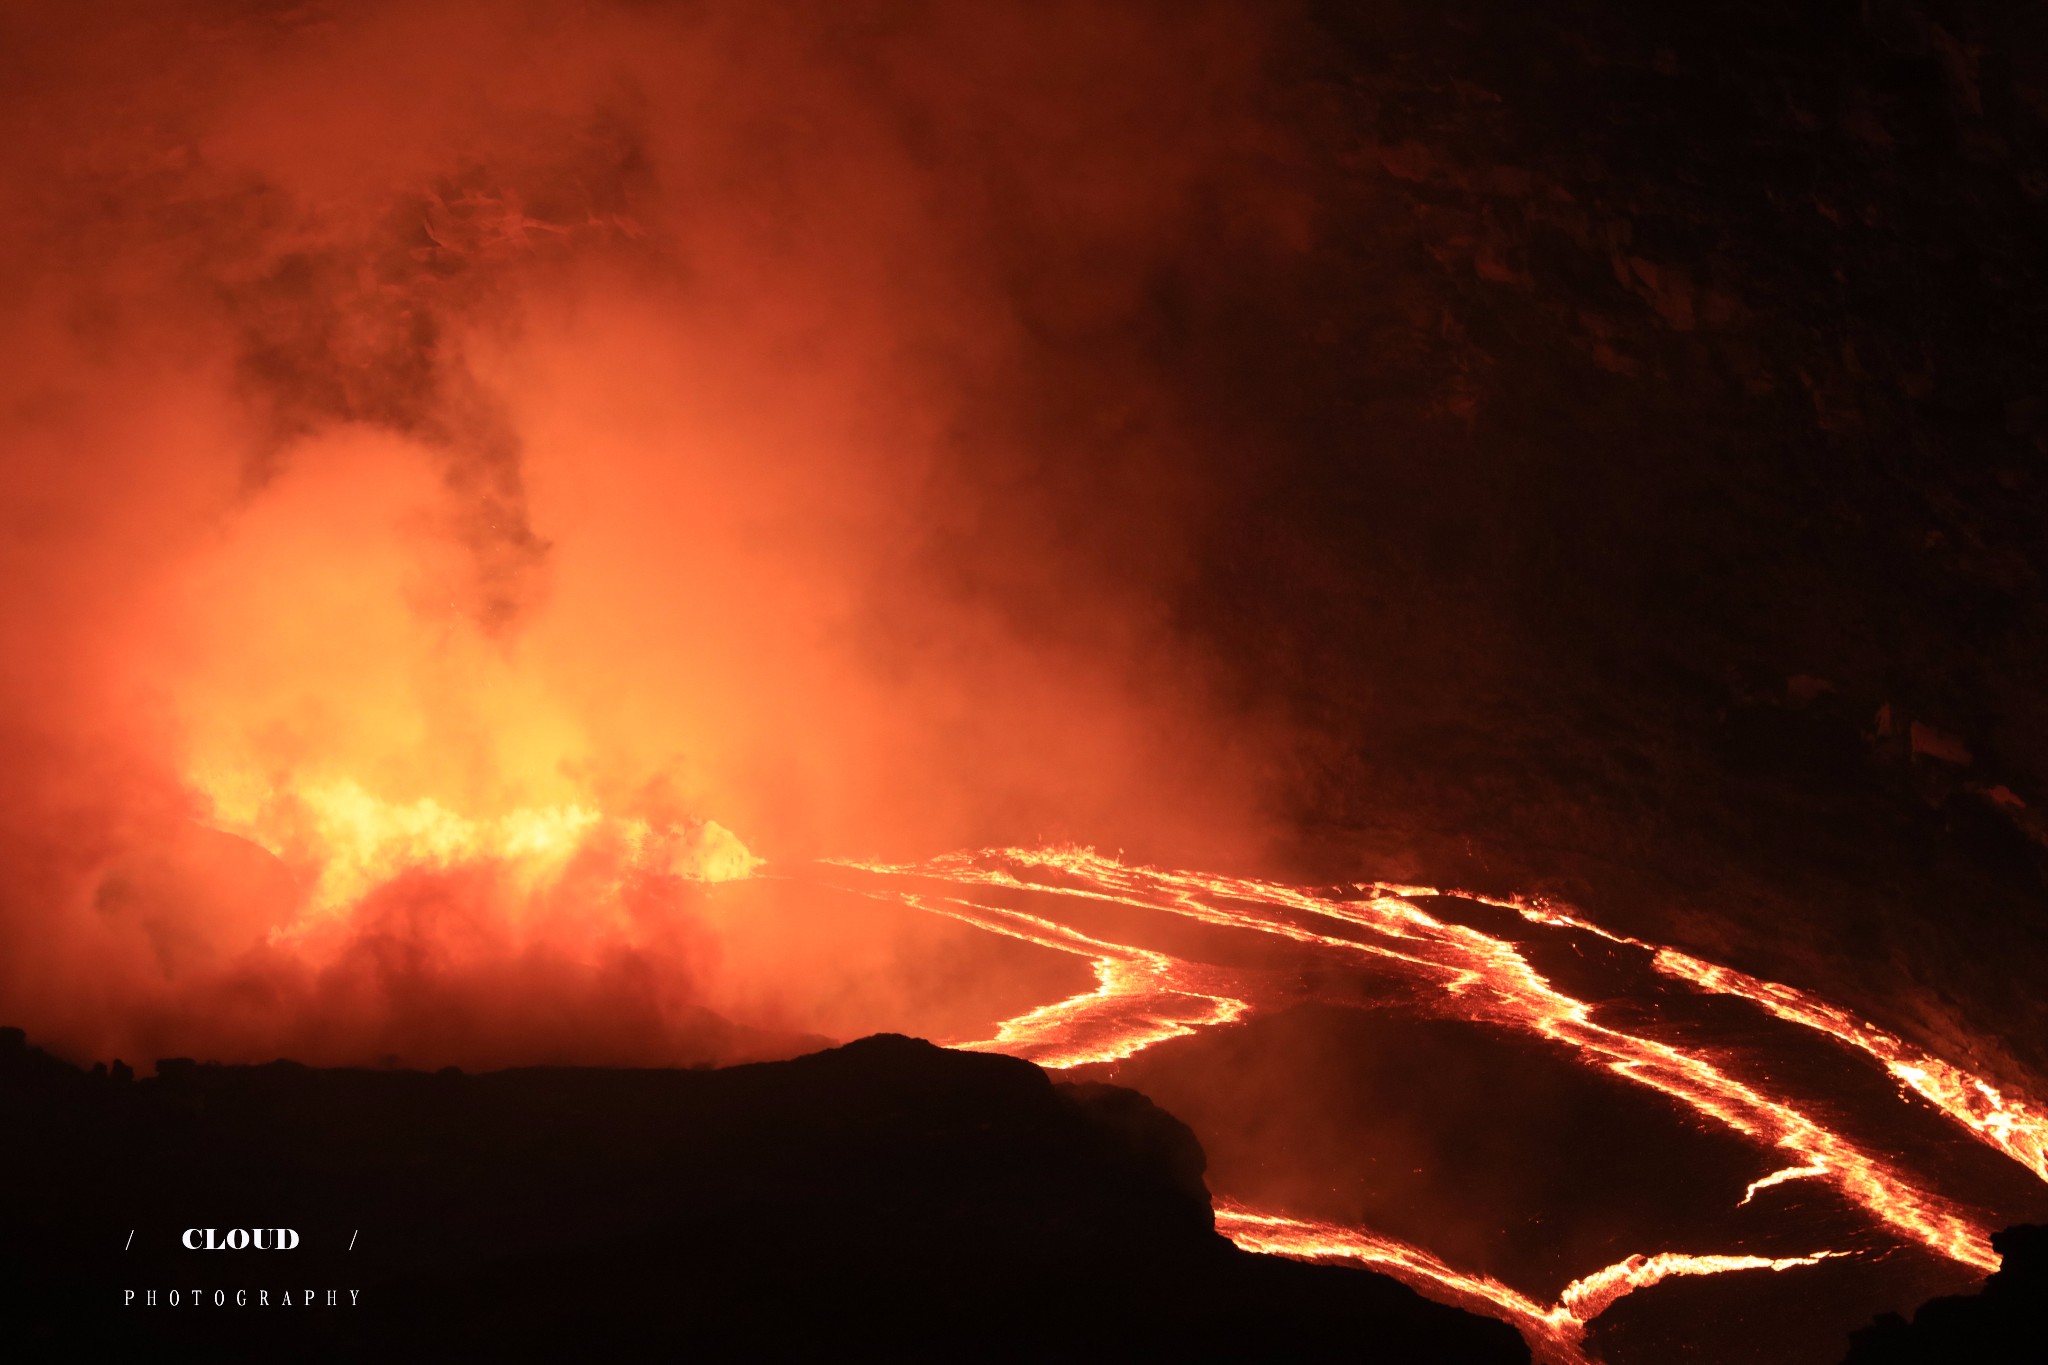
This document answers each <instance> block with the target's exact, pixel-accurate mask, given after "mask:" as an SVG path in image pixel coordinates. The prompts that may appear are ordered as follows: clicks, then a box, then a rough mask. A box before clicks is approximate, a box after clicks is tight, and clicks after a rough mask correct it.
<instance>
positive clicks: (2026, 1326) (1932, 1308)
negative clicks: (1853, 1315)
mask: <svg viewBox="0 0 2048 1365" xmlns="http://www.w3.org/2000/svg"><path fill="white" fill-rule="evenodd" d="M1991 1244H1992V1246H1994V1247H1995V1248H1997V1250H1998V1254H1999V1256H2000V1257H2001V1258H2002V1263H2001V1264H2000V1266H1999V1268H1998V1270H1997V1272H1996V1273H1994V1274H1993V1275H1992V1276H1991V1277H1990V1278H1989V1279H1987V1280H1985V1281H1984V1289H1983V1292H1982V1293H1978V1294H1973V1295H1969V1296H1958V1297H1954V1298H1943V1299H1933V1300H1930V1301H1929V1302H1927V1303H1925V1304H1922V1305H1921V1306H1920V1310H1919V1311H1918V1312H1917V1313H1915V1314H1913V1320H1912V1321H1911V1322H1910V1323H1909V1322H1907V1321H1906V1320H1905V1319H1904V1318H1902V1317H1900V1316H1898V1315H1897V1314H1895V1313H1888V1314H1886V1315H1885V1316H1884V1317H1881V1318H1879V1319H1878V1320H1877V1321H1876V1322H1875V1323H1873V1324H1872V1325H1871V1326H1869V1327H1866V1328H1864V1329H1863V1330H1862V1331H1860V1332H1858V1333H1856V1335H1855V1337H1854V1338H1853V1339H1852V1341H1851V1344H1850V1349H1849V1354H1848V1357H1847V1358H1846V1360H1844V1362H1843V1365H1941V1363H1942V1362H1947V1361H1965V1360H1967V1361H1983V1362H1986V1365H1990V1362H1993V1361H2014V1362H2019V1361H2029V1360H2048V1227H2039V1226H2031V1225H2029V1226H2025V1227H2016V1228H2007V1229H2006V1230H2005V1231H2004V1232H1999V1233H1994V1234H1992V1238H1991Z"/></svg>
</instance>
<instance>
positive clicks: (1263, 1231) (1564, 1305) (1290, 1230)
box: [1216, 1199, 1845, 1365]
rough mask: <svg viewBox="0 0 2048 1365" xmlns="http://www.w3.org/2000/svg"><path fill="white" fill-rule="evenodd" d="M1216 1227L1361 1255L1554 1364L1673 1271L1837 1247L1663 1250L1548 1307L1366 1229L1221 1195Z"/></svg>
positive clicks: (1243, 1238) (1584, 1281)
mask: <svg viewBox="0 0 2048 1365" xmlns="http://www.w3.org/2000/svg"><path fill="white" fill-rule="evenodd" d="M1216 1230H1217V1231H1218V1232H1221V1233H1222V1234H1223V1235H1224V1236H1226V1237H1228V1238H1230V1240H1231V1241H1233V1242H1235V1243H1237V1244H1238V1245H1239V1246H1241V1247H1243V1248H1244V1249H1245V1250H1247V1251H1258V1252H1264V1253H1266V1254H1268V1255H1274V1256H1292V1257H1295V1258H1297V1259H1300V1260H1305V1261H1325V1260H1335V1261H1356V1262H1358V1263H1359V1264H1361V1265H1369V1266H1372V1267H1373V1268H1374V1269H1377V1270H1383V1271H1386V1272H1388V1273H1390V1274H1392V1275H1394V1276H1395V1277H1397V1278H1399V1279H1402V1280H1405V1281H1407V1282H1409V1283H1410V1284H1413V1285H1416V1286H1417V1287H1419V1288H1424V1289H1427V1290H1428V1291H1429V1292H1430V1293H1431V1294H1432V1296H1433V1297H1436V1298H1439V1299H1443V1300H1446V1301H1448V1302H1451V1303H1455V1304H1457V1305H1459V1306H1461V1307H1465V1308H1470V1309H1473V1310H1475V1311H1477V1312H1481V1313H1488V1314H1491V1315H1493V1316H1495V1317H1499V1318H1503V1319H1505V1320H1506V1321H1508V1322H1510V1323H1512V1324H1514V1325H1515V1327H1517V1328H1519V1329H1520V1330H1521V1333H1522V1335H1523V1336H1524V1337H1525V1338H1526V1339H1527V1340H1528V1342H1529V1345H1530V1349H1531V1350H1533V1351H1534V1352H1535V1353H1536V1356H1537V1359H1539V1360H1542V1361H1547V1362H1550V1363H1551V1365H1588V1359H1589V1358H1588V1357H1587V1356H1586V1355H1585V1353H1584V1352H1583V1351H1582V1350H1581V1349H1580V1344H1579V1343H1580V1341H1581V1339H1582V1338H1583V1337H1584V1336H1585V1334H1586V1325H1587V1324H1588V1323H1590V1322H1591V1321H1592V1320H1593V1319H1594V1318H1596V1317H1598V1316H1599V1315H1600V1314H1601V1313H1603V1312H1605V1311H1606V1310H1607V1308H1608V1306H1609V1305H1610V1304H1612V1303H1614V1301H1615V1300H1617V1299H1620V1298H1622V1297H1624V1296H1625V1295H1628V1294H1632V1293H1634V1292H1635V1291H1636V1290H1638V1289H1647V1288H1649V1287H1650V1286H1651V1285H1653V1284H1656V1283H1657V1282H1658V1281H1660V1280H1663V1279H1667V1278H1669V1277H1670V1276H1673V1275H1719V1274H1724V1273H1726V1272H1728V1271H1731V1270H1790V1269H1791V1268H1792V1267H1794V1266H1805V1265H1815V1264H1818V1263H1819V1262H1821V1261H1823V1260H1827V1259H1828V1258H1830V1257H1834V1256H1840V1255H1844V1254H1845V1253H1843V1252H1838V1251H1817V1252H1815V1253H1813V1254H1812V1255H1811V1256H1781V1257H1778V1258H1775V1259H1772V1258H1769V1257H1764V1256H1690V1255H1686V1254H1684V1253H1682V1252H1675V1251H1661V1252H1658V1253H1657V1254H1656V1255H1654V1256H1642V1255H1637V1256H1631V1257H1629V1258H1628V1259H1627V1260H1624V1261H1617V1262H1615V1263H1614V1264H1613V1265H1610V1266H1603V1267H1601V1268H1600V1269H1599V1270H1596V1271H1594V1272H1593V1273H1592V1274H1590V1275H1585V1276H1581V1277H1580V1278H1579V1279H1576V1280H1574V1281H1572V1282H1571V1284H1569V1285H1567V1286H1566V1287H1565V1290H1564V1292H1563V1293H1562V1294H1560V1295H1559V1296H1558V1299H1557V1302H1556V1303H1554V1304H1551V1305H1550V1306H1548V1307H1544V1306H1542V1305H1539V1304H1537V1303H1536V1302H1535V1301H1534V1300H1532V1299H1530V1298H1528V1297H1527V1296H1525V1295H1523V1294H1519V1293H1517V1292H1516V1291H1515V1290H1513V1289H1510V1288H1509V1287H1508V1286H1507V1285H1504V1284H1502V1283H1501V1282H1500V1281H1499V1280H1496V1279H1493V1278H1491V1277H1489V1276H1485V1275H1466V1274H1462V1273H1460V1272H1459V1271H1456V1270H1453V1269H1452V1268H1451V1267H1449V1266H1447V1265H1445V1264H1444V1263H1443V1262H1442V1261H1440V1260H1438V1259H1437V1258H1436V1257H1434V1256H1432V1255H1430V1254H1429V1253H1428V1252H1426V1251H1423V1250H1422V1249H1421V1248H1419V1247H1413V1246H1409V1245H1407V1244H1406V1243H1404V1242H1398V1241H1395V1240H1394V1239H1392V1238H1390V1237H1378V1236H1375V1235H1373V1234H1372V1233H1369V1232H1366V1231H1364V1230H1363V1229H1360V1228H1348V1227H1344V1226H1341V1225H1339V1224H1336V1223H1327V1222H1320V1221H1318V1220H1315V1219H1309V1218H1290V1217H1287V1216H1285V1215H1283V1214H1274V1213H1261V1212H1259V1211H1258V1210H1256V1209H1250V1208H1246V1207H1245V1206H1244V1205H1242V1204H1238V1203H1235V1202H1233V1201H1230V1200H1227V1199H1223V1200H1218V1201H1217V1203H1216Z"/></svg>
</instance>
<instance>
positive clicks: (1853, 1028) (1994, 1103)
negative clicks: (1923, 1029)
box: [1418, 891, 2048, 1193]
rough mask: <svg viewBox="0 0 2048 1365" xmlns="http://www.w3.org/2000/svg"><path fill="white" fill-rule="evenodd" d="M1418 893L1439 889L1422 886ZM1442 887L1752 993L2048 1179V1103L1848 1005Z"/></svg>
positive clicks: (1534, 905) (1541, 907) (1522, 905)
mask: <svg viewBox="0 0 2048 1365" xmlns="http://www.w3.org/2000/svg"><path fill="white" fill-rule="evenodd" d="M1418 894H1424V895H1433V894H1437V893H1434V892H1426V891H1418ZM1442 894H1446V895H1455V896H1466V897H1467V898H1468V899H1471V900H1479V901H1483V902H1484V903H1486V904H1488V905H1494V906H1498V907H1501V908H1503V909H1508V910H1513V911H1516V912H1517V913H1518V914H1520V915H1522V916H1523V917H1524V918H1525V919H1528V920H1530V921H1532V922H1533V923H1537V924H1543V925H1549V926H1553V927H1559V928H1570V929H1579V930H1583V931H1584V932H1586V933H1591V934H1597V935H1599V936H1600V937H1601V938H1604V939H1607V940H1608V941H1609V942H1611V943H1620V944H1626V945H1628V946H1629V947H1632V948H1641V949H1643V950H1644V951H1645V952H1648V953H1650V954H1651V959H1650V960H1651V964H1652V965H1653V966H1654V967H1655V968H1656V969H1657V970H1658V971H1659V972H1662V973H1663V974H1664V975H1666V976H1669V977H1672V978H1674V979H1675V980H1679V981H1683V982H1685V983H1686V984H1688V985H1690V986H1692V987H1694V988H1695V989H1697V990H1700V991H1702V992H1704V993H1706V994H1709V995H1727V996H1733V997H1735V998H1736V999H1739V1000H1747V1001H1749V1002H1750V1003H1751V1004H1753V1005H1756V1006H1759V1007H1760V1008H1762V1009H1764V1010H1767V1011H1768V1012H1770V1013H1771V1014H1773V1015H1775V1016H1776V1017H1778V1018H1779V1019H1783V1020H1784V1021H1785V1022H1787V1023H1790V1024H1798V1025H1800V1026H1801V1027H1802V1028H1810V1029H1813V1030H1815V1031H1816V1032H1819V1033H1822V1034H1825V1035H1826V1036H1828V1037H1829V1038H1831V1039H1833V1040H1834V1041H1835V1042H1837V1043H1840V1044H1842V1045H1843V1046H1844V1047H1850V1048H1854V1049H1856V1050H1857V1051H1859V1052H1863V1053H1867V1054H1868V1055H1869V1056H1871V1057H1873V1058H1875V1059H1876V1060H1877V1061H1879V1062H1881V1063H1882V1064H1883V1065H1884V1068H1885V1070H1887V1071H1889V1072H1890V1073H1891V1074H1892V1076H1893V1077H1894V1078H1896V1079H1897V1080H1898V1081H1899V1083H1900V1084H1901V1085H1903V1086H1904V1087H1905V1088H1907V1089H1909V1090H1911V1091H1912V1092H1913V1093H1914V1094H1916V1095H1918V1096H1920V1097H1921V1098H1922V1099H1924V1100H1926V1101H1927V1102H1928V1103H1929V1104H1932V1105H1933V1106H1934V1107H1935V1108H1937V1109H1939V1110H1941V1111H1942V1112H1943V1113H1944V1114H1947V1115H1948V1116H1949V1117H1950V1118H1952V1119H1954V1120H1955V1121H1956V1122H1958V1123H1960V1124H1962V1125H1963V1126H1964V1127H1965V1128H1967V1129H1969V1130H1970V1131H1971V1132H1972V1133H1973V1134H1975V1135H1976V1136H1977V1138H1978V1139H1979V1140H1980V1141H1982V1142H1984V1143H1986V1144H1987V1145H1989V1146H1992V1147H1995V1148H1997V1149H1998V1150H1999V1151H2001V1152H2004V1153H2005V1154H2006V1155H2007V1156H2009V1157H2011V1158H2012V1159H2013V1160H2014V1161H2017V1162H2019V1163H2020V1165H2022V1166H2025V1167H2026V1168H2027V1169H2028V1170H2030V1171H2032V1172H2033V1173H2034V1174H2035V1176H2037V1177H2038V1178H2040V1179H2041V1180H2043V1181H2048V1110H2043V1109H2042V1108H2040V1107H2039V1106H2036V1105H2032V1104H2029V1103H2028V1102H2027V1101H2026V1100H2025V1099H2023V1098H2021V1097H2020V1096H2017V1095H2006V1094H2004V1093H2003V1092H2001V1091H2000V1090H1999V1089H1998V1087H1996V1086H1994V1085H1992V1084H1991V1083H1990V1082H1988V1081H1985V1080H1983V1079H1981V1078H1979V1077H1976V1076H1972V1075H1970V1074H1969V1073H1968V1072H1966V1071H1964V1070H1963V1069H1962V1068H1961V1067H1957V1066H1952V1065H1950V1064H1949V1063H1948V1062H1945V1061H1943V1060H1941V1058H1939V1057H1935V1056H1933V1055H1931V1054H1929V1053H1926V1052H1922V1051H1920V1050H1919V1049H1918V1048H1915V1047H1913V1046H1911V1045H1910V1044H1908V1043H1906V1042H1905V1041H1904V1040H1902V1039H1900V1038H1898V1037H1896V1036H1894V1035H1893V1034H1890V1033H1887V1032H1885V1031H1884V1030H1883V1029H1881V1028H1878V1027H1877V1026H1876V1025H1874V1024H1866V1023H1864V1022H1863V1021H1862V1020H1860V1019H1858V1018H1856V1017H1855V1016H1854V1015H1852V1014H1850V1013H1849V1012H1848V1011H1847V1010H1844V1009H1841V1008H1839V1007H1837V1006H1834V1005H1830V1004H1828V1003H1827V1002H1826V1001H1824V1000H1821V999H1818V998H1817V997H1815V996H1812V995H1809V994H1807V993H1806V992H1804V991H1800V990H1795V989H1794V988H1793V987H1791V986H1786V985H1782V984H1780V983H1779V982H1776V981H1763V980H1759V979H1758V978H1756V977H1753V976H1748V975H1745V974H1744V973H1742V972H1738V971H1736V970H1734V969H1733V968H1731V967H1720V966H1716V965H1715V964H1714V963H1711V962H1702V961H1701V960H1700V959H1699V958H1696V957H1689V956H1687V955H1686V954H1684V953H1681V952H1678V951H1677V950H1676V949H1672V948H1662V947H1659V946H1658V945H1656V944H1654V943H1645V942H1644V941H1643V940H1641V939H1639V938H1630V937H1628V936H1627V935H1624V934H1616V933H1611V932H1609V931H1608V930H1606V929H1602V928H1601V927H1600V926H1599V925H1597V924H1592V923H1589V922H1588V921H1586V920H1584V919H1580V918H1579V917H1577V916H1575V915H1572V914H1569V913H1567V912H1565V911H1563V910H1560V909H1558V908H1557V907H1555V906H1552V905H1550V904H1549V903H1548V902H1544V901H1530V900H1521V899H1514V900H1499V899H1494V898H1490V897H1482V896H1472V895H1469V893H1466V892H1461V891H1452V892H1445V893H1442ZM1811 1173H1813V1172H1809V1171H1806V1170H1804V1169H1802V1170H1800V1171H1798V1172H1796V1173H1795V1172H1791V1171H1779V1172H1776V1173H1774V1175H1773V1176H1768V1177H1766V1178H1765V1179H1763V1180H1760V1181H1758V1182H1756V1183H1755V1184H1754V1185H1752V1186H1751V1187H1750V1188H1751V1192H1752V1193H1754V1192H1755V1191H1756V1190H1759V1189H1762V1188H1765V1187H1766V1186H1767V1185H1772V1184H1777V1183H1779V1181H1780V1180H1789V1179H1794V1178H1798V1177H1800V1176H1804V1175H1806V1174H1811Z"/></svg>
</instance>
